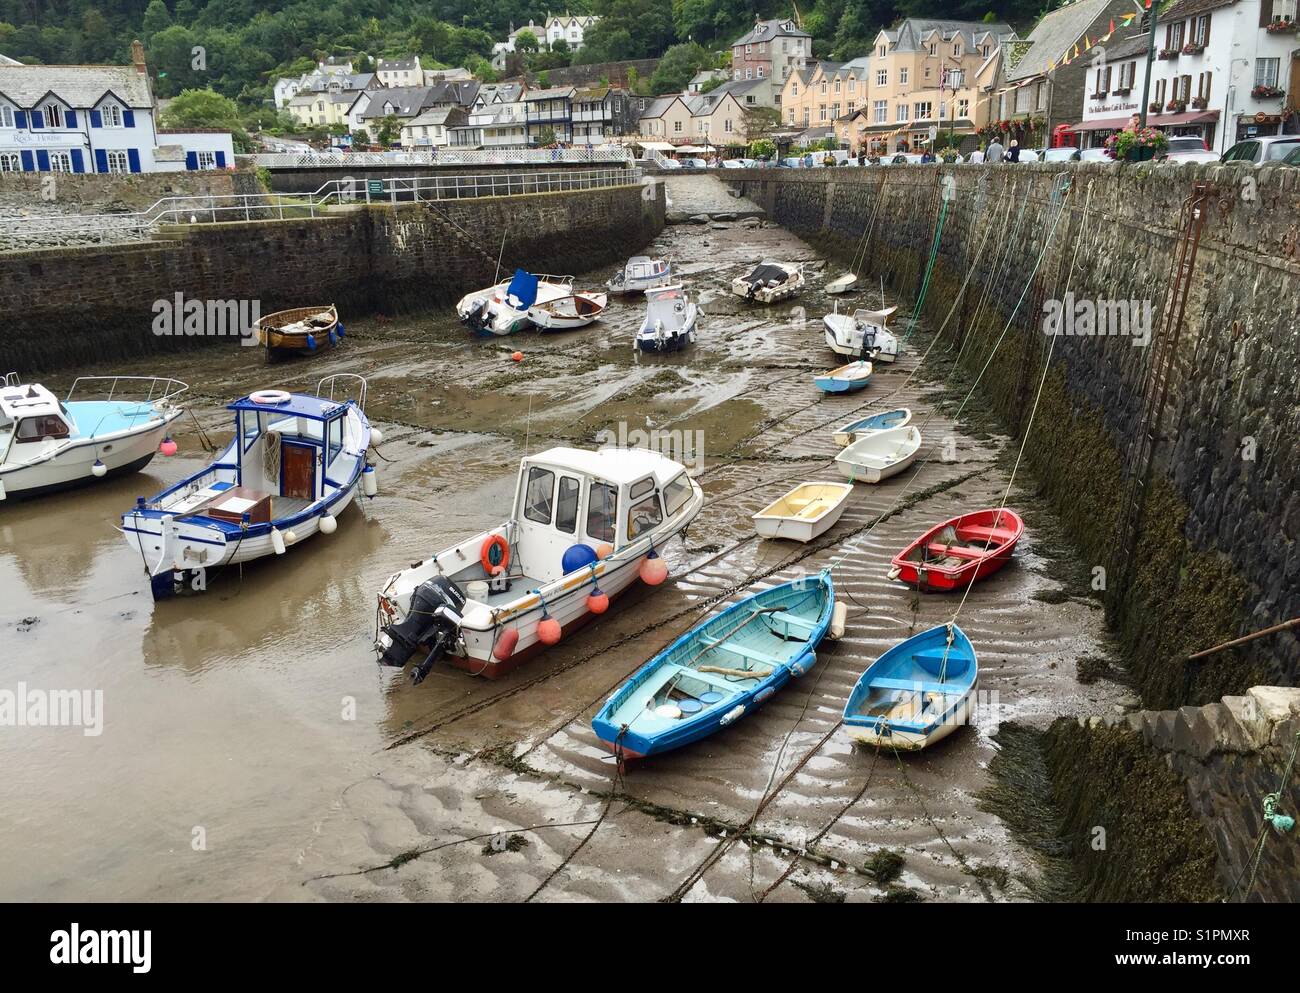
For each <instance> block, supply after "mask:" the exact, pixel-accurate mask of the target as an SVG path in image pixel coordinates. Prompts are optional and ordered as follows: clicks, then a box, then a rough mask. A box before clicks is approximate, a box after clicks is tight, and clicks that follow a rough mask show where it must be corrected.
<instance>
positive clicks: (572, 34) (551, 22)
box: [538, 14, 600, 52]
mask: <svg viewBox="0 0 1300 993" xmlns="http://www.w3.org/2000/svg"><path fill="white" fill-rule="evenodd" d="M599 20H600V18H599V17H595V16H587V15H582V16H578V15H574V14H565V15H564V16H563V17H550V16H548V17H547V18H546V25H545V31H546V34H545V37H542V36H541V35H538V38H539V40H541V41H544V42H545V43H546V45H547V47H548V48H553V47H554V46H555V43H556V42H557V41H563V42H564V43H565V44H567V45H568V46H569V51H571V52H575V51H577V50H578V49H579V48H581V47H582V44H583V40H584V39H585V37H586V34H587V32H588V31H589V30H590V29H591V26H592V25H593V24H595V23H596V22H597V21H599Z"/></svg>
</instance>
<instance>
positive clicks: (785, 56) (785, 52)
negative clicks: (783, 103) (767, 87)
mask: <svg viewBox="0 0 1300 993" xmlns="http://www.w3.org/2000/svg"><path fill="white" fill-rule="evenodd" d="M811 58H812V35H810V34H809V33H808V32H807V31H805V30H803V28H801V27H799V26H798V25H796V24H795V22H794V21H792V20H790V19H789V18H786V19H784V20H773V21H759V20H756V21H755V22H754V26H753V27H752V28H751V29H750V30H749V31H747V32H745V33H744V34H743V35H741V36H740V37H739V38H737V39H736V40H735V41H733V42H732V43H731V78H732V79H766V80H770V81H772V83H773V86H774V101H773V103H774V104H775V101H776V100H777V99H779V98H780V87H781V86H782V84H784V83H785V81H786V79H787V78H788V77H789V75H790V74H791V73H792V72H794V71H795V70H796V69H798V68H801V67H802V66H803V65H804V63H806V62H807V61H808V60H809V59H811Z"/></svg>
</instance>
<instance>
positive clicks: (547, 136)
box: [537, 127, 557, 148]
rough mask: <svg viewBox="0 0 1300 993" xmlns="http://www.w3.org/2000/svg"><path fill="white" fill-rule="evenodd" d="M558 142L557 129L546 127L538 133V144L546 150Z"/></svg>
mask: <svg viewBox="0 0 1300 993" xmlns="http://www.w3.org/2000/svg"><path fill="white" fill-rule="evenodd" d="M556 141H557V138H556V136H555V128H552V127H545V128H542V130H541V131H539V132H538V133H537V144H539V145H540V146H541V147H542V148H546V147H547V146H548V145H554V144H555V143H556Z"/></svg>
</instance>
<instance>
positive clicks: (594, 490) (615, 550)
mask: <svg viewBox="0 0 1300 993" xmlns="http://www.w3.org/2000/svg"><path fill="white" fill-rule="evenodd" d="M703 504H704V492H703V490H701V488H700V486H699V484H698V483H696V482H695V481H694V480H692V479H691V478H690V476H689V475H687V473H686V469H685V468H684V467H683V466H682V465H680V464H679V463H677V462H674V461H672V460H671V459H668V458H665V457H664V456H662V455H659V454H658V453H655V452H650V451H646V450H643V449H636V448H631V449H619V448H606V449H601V450H600V451H595V452H591V451H585V450H581V449H575V448H552V449H550V450H548V451H545V452H541V453H540V454H538V455H532V456H529V457H528V458H525V459H524V460H523V461H522V462H521V463H520V466H519V477H518V481H517V483H516V487H515V497H514V506H513V508H512V510H511V516H510V519H509V520H507V521H506V522H505V523H503V524H501V525H500V526H498V527H496V528H493V529H492V530H490V531H485V532H483V533H482V534H477V535H474V536H473V537H472V538H469V539H467V540H465V541H463V542H460V543H459V544H456V545H453V546H452V547H451V548H447V549H444V550H443V551H441V552H438V553H437V554H436V555H434V556H432V557H431V558H428V559H425V560H424V561H423V562H418V563H416V564H415V565H413V566H411V567H410V568H409V569H404V570H402V571H401V572H399V573H396V574H395V575H393V576H391V577H389V579H388V581H387V582H386V583H385V584H384V586H383V588H382V589H381V590H380V592H379V625H380V629H379V631H377V632H376V641H375V647H376V649H377V650H378V651H379V652H380V653H381V656H382V661H383V662H384V663H385V664H387V665H393V666H402V665H405V664H406V662H407V660H408V659H410V658H411V657H412V656H413V654H414V657H415V658H416V659H417V665H416V670H415V671H414V672H413V674H412V676H413V679H414V680H415V681H416V682H419V681H420V680H421V679H423V678H424V675H425V674H427V672H428V670H429V668H430V667H431V666H432V665H433V663H434V662H436V661H437V660H438V659H439V658H441V657H443V656H444V655H446V657H447V658H448V660H449V661H450V663H451V664H452V665H454V666H456V667H457V668H460V669H464V670H466V671H467V672H470V673H473V674H474V675H481V676H486V677H488V678H489V679H494V678H496V677H498V676H501V675H503V674H505V673H506V672H508V671H510V670H511V669H513V668H515V667H516V666H517V665H519V664H520V663H522V662H524V661H526V660H527V659H529V658H531V657H532V656H533V655H534V654H536V653H537V652H539V651H541V650H542V649H543V648H544V647H545V646H546V645H547V644H551V643H554V641H555V640H558V638H559V637H560V636H561V635H562V634H563V633H564V632H568V631H571V630H573V629H574V628H576V627H578V626H580V625H581V624H584V623H586V622H587V621H589V620H591V618H592V617H593V616H595V615H596V614H600V613H603V612H604V611H605V610H606V609H607V608H608V604H609V600H611V599H613V598H614V597H616V596H617V595H618V594H620V593H622V592H623V591H624V590H626V589H627V588H628V587H629V586H631V585H632V584H633V583H634V582H636V580H637V579H638V577H639V576H640V575H641V572H642V570H644V569H647V568H648V567H649V562H648V561H647V560H654V559H657V552H656V551H655V550H656V549H662V548H663V547H664V545H665V544H667V542H668V541H669V539H671V538H672V537H674V536H675V535H677V534H679V533H681V532H682V531H683V530H684V529H685V528H686V526H687V525H688V524H690V523H691V521H693V520H694V519H695V516H696V515H697V514H698V513H699V512H700V508H701V507H702V506H703ZM653 572H654V570H653V569H650V574H651V577H652V580H653ZM658 578H659V579H660V580H662V575H660V576H659V577H658ZM601 595H603V596H601ZM548 620H549V621H553V622H554V623H553V624H551V625H547V626H543V622H544V621H548ZM426 652H427V653H428V654H427V655H426V654H425V653H426ZM420 659H423V661H419V660H420Z"/></svg>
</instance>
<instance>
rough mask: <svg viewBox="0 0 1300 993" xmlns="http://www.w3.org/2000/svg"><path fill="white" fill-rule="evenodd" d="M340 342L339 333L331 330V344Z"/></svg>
mask: <svg viewBox="0 0 1300 993" xmlns="http://www.w3.org/2000/svg"><path fill="white" fill-rule="evenodd" d="M338 343H339V338H338V335H336V334H335V333H334V332H333V331H331V332H330V344H331V345H337V344H338Z"/></svg>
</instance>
